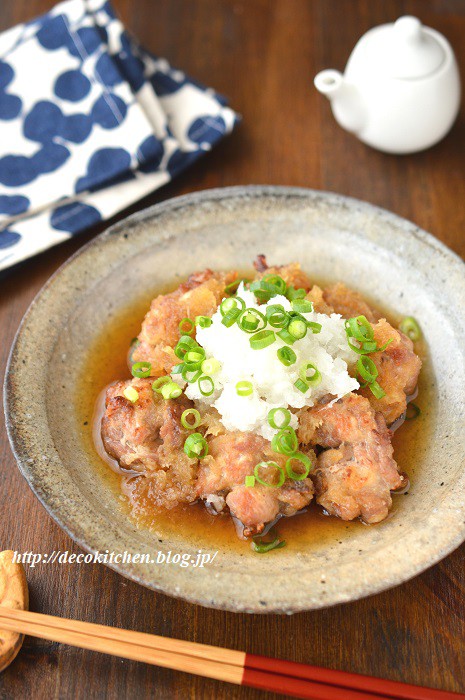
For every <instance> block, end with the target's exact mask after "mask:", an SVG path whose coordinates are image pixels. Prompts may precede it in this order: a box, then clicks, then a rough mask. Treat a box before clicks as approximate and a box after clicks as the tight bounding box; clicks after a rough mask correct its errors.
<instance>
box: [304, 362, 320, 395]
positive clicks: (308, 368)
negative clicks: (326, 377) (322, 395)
mask: <svg viewBox="0 0 465 700" xmlns="http://www.w3.org/2000/svg"><path fill="white" fill-rule="evenodd" d="M299 377H300V378H301V380H302V381H303V382H305V384H307V385H309V386H318V384H321V372H320V371H319V370H318V368H317V367H315V365H312V363H311V362H306V363H305V364H304V365H302V366H301V367H300V369H299ZM305 391H306V390H305Z"/></svg>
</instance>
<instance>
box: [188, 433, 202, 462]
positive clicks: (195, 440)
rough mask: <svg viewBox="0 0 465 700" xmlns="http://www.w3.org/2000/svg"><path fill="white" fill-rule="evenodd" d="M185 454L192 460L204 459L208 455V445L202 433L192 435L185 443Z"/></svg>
mask: <svg viewBox="0 0 465 700" xmlns="http://www.w3.org/2000/svg"><path fill="white" fill-rule="evenodd" d="M184 452H185V453H186V455H187V456H188V457H190V458H191V459H203V458H204V457H206V456H207V455H208V443H207V441H206V440H205V438H204V436H203V435H202V434H201V433H192V435H189V437H188V438H187V439H186V442H185V443H184Z"/></svg>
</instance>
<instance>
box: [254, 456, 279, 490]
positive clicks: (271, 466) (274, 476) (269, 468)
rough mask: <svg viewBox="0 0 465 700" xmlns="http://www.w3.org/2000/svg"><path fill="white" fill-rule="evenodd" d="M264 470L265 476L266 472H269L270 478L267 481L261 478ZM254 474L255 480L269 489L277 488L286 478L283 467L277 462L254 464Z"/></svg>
mask: <svg viewBox="0 0 465 700" xmlns="http://www.w3.org/2000/svg"><path fill="white" fill-rule="evenodd" d="M263 471H265V474H263V476H265V475H266V474H267V473H268V474H269V473H270V472H271V478H270V480H269V481H266V479H264V478H262V476H261V474H262V473H263ZM253 473H254V476H255V479H256V481H258V483H259V484H261V485H262V486H268V487H269V488H271V489H279V488H280V487H281V486H282V485H283V484H284V481H285V480H286V475H285V474H284V469H283V468H282V467H280V466H279V464H278V463H277V462H273V461H269V462H259V463H258V464H256V465H255V469H254V472H253Z"/></svg>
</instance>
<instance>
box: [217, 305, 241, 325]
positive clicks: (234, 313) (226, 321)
mask: <svg viewBox="0 0 465 700" xmlns="http://www.w3.org/2000/svg"><path fill="white" fill-rule="evenodd" d="M228 301H229V300H228ZM240 315H241V310H240V309H231V310H230V311H227V312H226V313H225V315H224V316H223V318H222V319H221V323H222V324H223V326H226V328H231V326H233V325H234V324H235V323H236V321H237V319H238V318H239V316H240Z"/></svg>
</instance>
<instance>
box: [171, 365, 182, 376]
mask: <svg viewBox="0 0 465 700" xmlns="http://www.w3.org/2000/svg"><path fill="white" fill-rule="evenodd" d="M183 368H184V362H181V364H179V365H174V367H171V372H170V374H181V372H182V370H183Z"/></svg>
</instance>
